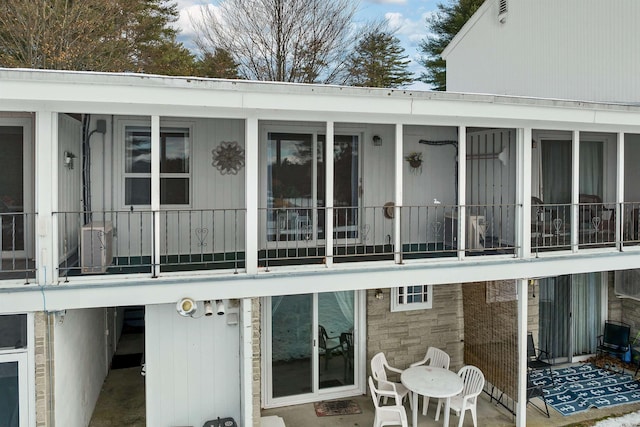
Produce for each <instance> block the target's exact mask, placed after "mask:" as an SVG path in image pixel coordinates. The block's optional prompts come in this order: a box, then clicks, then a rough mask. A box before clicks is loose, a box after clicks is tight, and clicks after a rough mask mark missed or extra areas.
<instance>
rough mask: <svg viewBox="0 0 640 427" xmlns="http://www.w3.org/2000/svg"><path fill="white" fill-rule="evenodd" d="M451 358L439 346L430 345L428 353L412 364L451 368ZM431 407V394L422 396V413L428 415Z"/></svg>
mask: <svg viewBox="0 0 640 427" xmlns="http://www.w3.org/2000/svg"><path fill="white" fill-rule="evenodd" d="M450 361H451V358H450V357H449V355H448V354H447V353H445V352H444V351H442V350H440V349H439V348H435V347H429V348H428V349H427V354H426V355H425V356H424V359H422V360H421V361H419V362H415V363H412V364H411V366H412V367H413V366H420V365H427V366H433V367H435V368H443V369H449V362H450ZM428 409H429V396H422V415H427V410H428Z"/></svg>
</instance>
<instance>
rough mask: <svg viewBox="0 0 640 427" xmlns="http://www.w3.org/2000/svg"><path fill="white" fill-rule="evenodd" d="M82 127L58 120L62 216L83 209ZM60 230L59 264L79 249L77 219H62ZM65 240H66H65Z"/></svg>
mask: <svg viewBox="0 0 640 427" xmlns="http://www.w3.org/2000/svg"><path fill="white" fill-rule="evenodd" d="M81 146H82V125H81V123H80V121H79V120H76V119H74V118H72V117H71V116H69V115H67V114H60V115H59V116H58V153H60V155H59V156H58V159H56V161H59V162H60V165H61V166H60V168H59V169H58V173H59V175H58V188H59V190H60V191H59V192H58V210H59V211H60V212H79V211H80V210H82V207H81V204H80V203H81V197H82V196H81V194H82V193H81V192H82V190H81V180H82V177H81V171H82V148H81ZM65 152H69V153H71V154H72V155H73V156H75V158H74V159H73V169H69V168H68V167H66V166H64V157H65ZM58 221H59V222H58V223H59V226H60V227H61V228H60V229H61V232H60V236H61V238H60V239H59V243H58V245H59V247H58V254H59V257H60V261H62V260H64V259H65V258H66V257H67V256H69V255H70V254H71V253H73V252H74V251H75V250H76V249H77V247H78V230H79V227H78V225H79V224H78V222H77V221H78V216H76V215H69V216H67V217H65V216H59V218H58ZM62 236H64V237H62Z"/></svg>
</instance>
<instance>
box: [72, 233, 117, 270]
mask: <svg viewBox="0 0 640 427" xmlns="http://www.w3.org/2000/svg"><path fill="white" fill-rule="evenodd" d="M112 261H113V224H112V223H111V222H110V221H105V222H102V221H94V222H90V223H88V224H86V225H84V226H82V232H81V234H80V267H81V268H82V273H83V274H85V273H104V272H105V271H107V267H108V266H109V265H111V263H112Z"/></svg>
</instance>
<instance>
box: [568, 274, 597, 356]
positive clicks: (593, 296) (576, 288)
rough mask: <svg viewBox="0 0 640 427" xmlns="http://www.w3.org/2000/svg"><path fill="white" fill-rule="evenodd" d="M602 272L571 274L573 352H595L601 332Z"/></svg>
mask: <svg viewBox="0 0 640 427" xmlns="http://www.w3.org/2000/svg"><path fill="white" fill-rule="evenodd" d="M601 283H602V273H587V274H576V275H574V276H572V283H571V287H572V294H573V296H572V300H571V312H572V318H573V354H574V355H581V354H591V353H595V352H596V347H597V341H598V335H600V334H601V333H602V332H601V325H602V321H601V319H600V312H601V310H600V299H601V298H600V295H601V294H600V286H601Z"/></svg>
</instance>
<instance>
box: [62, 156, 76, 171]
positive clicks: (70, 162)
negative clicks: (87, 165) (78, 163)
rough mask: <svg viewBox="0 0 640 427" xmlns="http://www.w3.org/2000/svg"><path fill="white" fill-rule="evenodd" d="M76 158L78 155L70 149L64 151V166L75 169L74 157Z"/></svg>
mask: <svg viewBox="0 0 640 427" xmlns="http://www.w3.org/2000/svg"><path fill="white" fill-rule="evenodd" d="M75 158H76V155H75V154H73V153H72V152H70V151H65V152H64V167H66V168H67V169H69V170H71V169H73V159H75Z"/></svg>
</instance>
